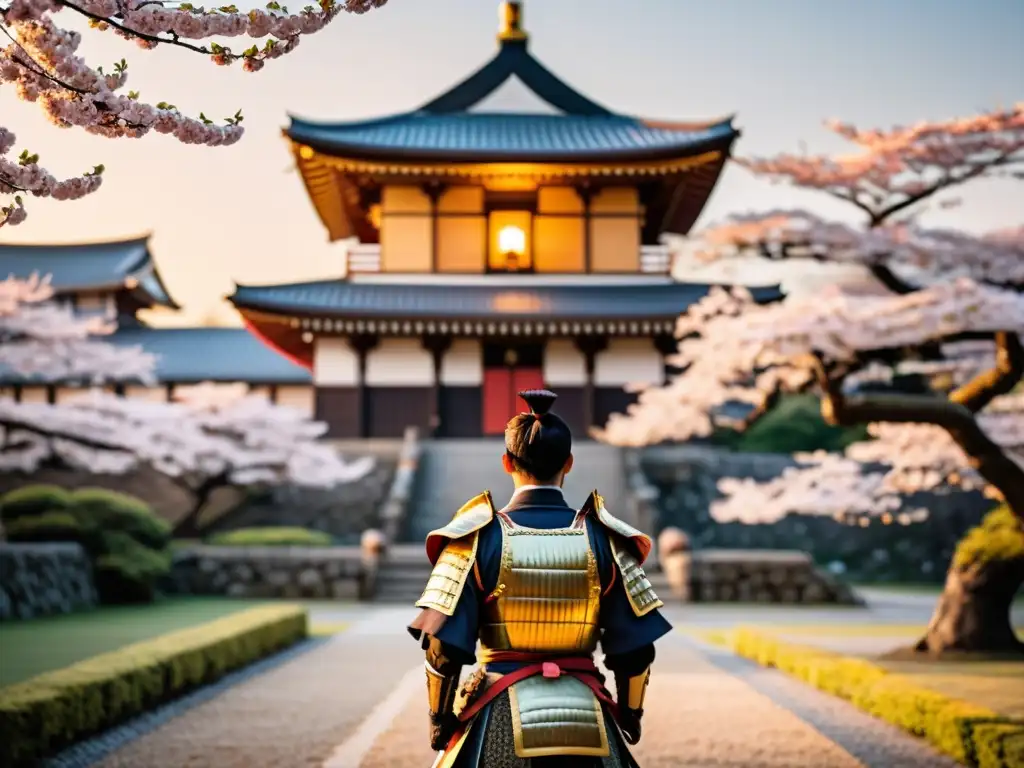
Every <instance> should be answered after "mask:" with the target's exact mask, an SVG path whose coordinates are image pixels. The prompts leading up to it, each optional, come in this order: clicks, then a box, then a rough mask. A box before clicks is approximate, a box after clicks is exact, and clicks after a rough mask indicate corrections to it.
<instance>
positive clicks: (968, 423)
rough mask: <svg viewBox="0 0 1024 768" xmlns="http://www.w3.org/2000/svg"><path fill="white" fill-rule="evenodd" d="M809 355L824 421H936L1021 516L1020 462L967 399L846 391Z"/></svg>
mask: <svg viewBox="0 0 1024 768" xmlns="http://www.w3.org/2000/svg"><path fill="white" fill-rule="evenodd" d="M814 358H815V360H816V364H815V365H814V366H813V371H814V374H815V378H816V380H817V381H818V384H819V385H820V386H821V389H822V393H823V395H824V397H823V400H822V408H821V412H822V416H823V417H824V419H825V421H826V422H828V423H829V424H833V425H835V426H843V427H849V426H857V425H861V424H868V423H871V422H889V423H896V424H908V423H911V424H932V425H935V426H938V427H941V428H942V429H944V430H945V431H946V432H947V433H948V434H949V435H950V437H952V438H953V440H954V441H955V442H956V443H957V445H959V446H960V448H961V449H962V450H963V452H964V453H965V454H966V455H967V458H968V462H969V466H970V467H971V469H973V470H975V471H976V472H977V473H978V474H979V475H981V476H982V477H984V478H985V480H987V481H988V482H989V483H991V484H992V485H993V486H994V487H995V488H997V489H998V490H999V492H1000V493H1001V494H1002V496H1003V498H1004V499H1005V500H1006V503H1007V505H1008V506H1009V507H1010V509H1011V510H1012V511H1013V513H1014V514H1015V515H1016V516H1017V517H1018V518H1020V519H1021V520H1022V521H1024V467H1021V465H1020V464H1018V463H1017V462H1016V461H1014V460H1013V459H1012V458H1011V457H1010V456H1009V455H1008V454H1007V453H1006V452H1005V451H1004V450H1003V449H1002V448H1001V447H1000V446H999V445H998V444H997V443H996V442H995V441H993V440H992V438H990V437H989V436H988V435H987V434H985V432H984V431H983V430H982V429H981V426H980V425H979V424H978V421H977V419H976V418H975V415H974V412H973V411H972V410H971V409H970V408H969V407H968V406H967V405H965V404H963V403H959V402H951V401H949V400H945V399H938V398H935V397H932V396H925V395H895V394H893V395H888V394H886V395H847V394H845V393H844V392H843V389H842V377H841V374H840V375H839V376H837V375H836V374H835V372H834V369H833V366H832V365H831V364H830V363H829V362H828V361H827V360H826V359H825V358H824V357H823V356H821V355H815V356H814ZM1017 381H1018V382H1019V381H1020V376H1018V377H1017Z"/></svg>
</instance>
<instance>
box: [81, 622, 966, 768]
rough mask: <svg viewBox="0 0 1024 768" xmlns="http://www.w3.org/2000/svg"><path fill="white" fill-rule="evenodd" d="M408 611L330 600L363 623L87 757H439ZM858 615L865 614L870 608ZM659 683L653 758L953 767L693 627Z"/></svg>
mask: <svg viewBox="0 0 1024 768" xmlns="http://www.w3.org/2000/svg"><path fill="white" fill-rule="evenodd" d="M410 613H411V611H410V610H409V609H405V608H386V607H375V608H359V609H358V610H354V609H337V610H333V611H328V612H326V613H325V615H326V616H329V617H330V618H333V619H338V618H344V619H348V620H350V621H352V624H351V625H350V626H349V628H348V629H347V630H346V631H345V632H343V633H342V634H340V635H337V636H335V637H334V638H331V639H330V640H328V641H327V642H324V643H320V644H318V645H315V646H313V647H312V648H311V650H308V651H306V652H304V653H298V654H296V655H294V656H293V657H292V658H290V659H288V660H286V661H285V662H283V663H281V664H278V665H276V666H273V667H272V668H271V669H269V671H266V672H263V673H262V674H259V675H256V676H252V677H250V678H248V679H245V680H243V681H242V682H240V683H238V684H236V685H233V686H230V687H228V688H227V689H226V690H224V691H223V692H221V693H219V694H218V695H216V696H214V697H212V698H210V699H209V700H207V701H204V702H202V703H199V704H197V705H196V706H194V707H192V708H190V709H187V710H186V711H184V712H183V713H181V714H180V715H178V716H177V717H174V718H173V719H169V720H167V721H166V722H164V723H163V725H160V726H159V727H157V728H155V729H154V730H151V731H150V732H148V733H144V734H143V735H141V736H138V737H137V738H135V739H134V740H132V741H129V742H128V743H126V744H123V745H122V746H120V748H117V749H115V750H114V751H112V752H110V753H109V754H107V755H106V756H105V757H103V758H102V759H100V760H98V761H91V762H83V763H78V764H80V765H90V764H91V765H96V766H102V768H186V767H188V768H288V767H290V766H296V767H303V766H318V767H319V766H323V767H324V768H385V767H387V768H406V767H408V768H414V767H415V768H427V767H428V766H429V765H430V764H431V762H432V760H433V755H432V754H431V752H430V750H429V748H428V747H427V745H426V743H425V736H426V713H425V705H424V701H423V697H424V684H423V668H422V656H421V655H420V653H419V651H418V649H417V647H416V644H415V643H413V642H412V641H411V640H410V639H409V637H408V636H407V635H406V634H405V632H404V631H403V625H404V623H405V621H407V620H408V618H409V617H410ZM673 613H675V611H673ZM688 613H693V611H692V609H691V611H688ZM766 615H767V614H766ZM691 618H692V617H691ZM730 618H731V617H730ZM775 618H776V620H778V615H777V614H776V616H775ZM806 618H807V616H806V614H805V619H806ZM851 618H853V620H857V619H858V618H859V620H860V621H864V615H863V614H860V615H859V616H856V617H851ZM747 619H748V620H749V614H748V616H747ZM824 621H827V619H826V620H824ZM824 621H823V619H822V617H821V616H820V615H817V616H816V617H815V623H824ZM697 623H698V624H700V625H703V626H711V625H713V624H716V623H717V622H714V623H712V622H703V621H701V622H697ZM648 695H649V698H648V702H649V703H648V706H647V711H648V715H647V716H646V718H645V721H644V738H643V740H642V741H641V743H640V745H638V747H637V748H636V755H637V757H638V759H639V761H640V764H641V765H642V766H644V768H659V767H662V768H669V766H672V767H673V768H674V767H677V766H687V767H693V768H696V767H698V766H699V767H701V768H812V767H813V768H817V766H821V765H828V766H830V767H831V768H883V767H888V766H899V768H917V766H921V768H924V767H925V766H927V767H928V768H952V767H953V766H954V763H952V762H949V761H946V760H944V759H943V758H942V757H940V756H938V755H937V754H935V753H934V752H932V751H931V749H930V748H928V747H927V746H926V745H924V744H923V743H922V742H920V741H918V740H915V739H913V738H911V737H909V736H906V735H905V734H903V733H902V732H900V731H898V730H896V729H895V728H892V727H891V726H888V725H886V724H884V723H882V722H880V721H876V720H874V719H872V718H870V717H867V716H866V715H863V714H862V713H860V712H858V711H857V710H855V709H853V708H852V707H850V706H849V705H848V704H846V703H845V702H842V701H839V700H836V699H833V698H831V697H828V696H825V695H823V694H820V693H818V692H817V691H814V690H812V689H810V688H808V687H806V686H803V685H801V684H800V683H798V682H796V681H793V680H790V679H788V678H786V677H785V676H783V675H781V674H780V673H778V672H775V671H774V670H765V669H761V668H759V667H757V666H755V665H753V664H751V663H749V662H747V661H745V660H742V659H739V658H736V657H735V656H732V655H731V654H729V653H726V652H723V651H720V650H717V649H714V648H711V647H709V646H704V645H701V644H700V643H698V642H697V641H695V640H693V639H691V638H689V637H688V636H687V635H685V634H684V633H681V632H679V633H675V634H673V635H672V636H670V637H668V638H666V639H665V641H664V642H662V643H661V644H660V646H659V651H658V660H657V662H656V666H655V674H654V676H653V678H652V682H651V687H650V690H649V694H648ZM113 741H114V742H116V739H115V740H113Z"/></svg>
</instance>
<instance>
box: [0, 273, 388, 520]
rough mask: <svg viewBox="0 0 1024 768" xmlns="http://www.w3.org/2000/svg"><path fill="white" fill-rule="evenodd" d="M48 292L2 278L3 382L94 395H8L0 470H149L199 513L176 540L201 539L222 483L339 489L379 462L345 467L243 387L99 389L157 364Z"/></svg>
mask: <svg viewBox="0 0 1024 768" xmlns="http://www.w3.org/2000/svg"><path fill="white" fill-rule="evenodd" d="M52 294H53V292H52V289H51V288H50V286H49V283H48V282H47V281H46V280H43V279H40V278H38V277H33V278H31V279H30V280H16V279H14V278H8V279H7V280H6V281H4V282H2V283H0V376H3V377H4V378H8V379H11V378H14V379H17V380H19V381H23V382H30V383H59V384H65V385H69V384H79V385H92V386H93V389H90V390H85V391H83V393H82V394H80V395H79V396H78V397H75V398H72V399H70V400H67V401H63V402H61V403H59V404H47V403H23V402H15V401H14V400H13V399H11V398H6V397H0V472H11V471H17V472H22V473H26V474H28V473H31V472H34V471H35V470H37V469H39V468H40V467H43V466H61V467H67V468H72V469H82V470H86V471H89V472H94V473H98V474H123V473H125V472H129V471H132V470H134V469H137V468H140V467H148V468H151V469H153V470H156V471H157V472H161V473H163V474H165V475H167V476H169V477H171V478H172V479H174V480H175V481H176V482H177V483H179V484H180V485H181V486H182V487H183V488H184V489H185V490H187V491H188V492H189V493H190V494H191V497H192V499H193V507H192V509H191V510H190V512H189V514H188V515H187V516H186V517H185V518H184V519H183V520H181V521H179V523H178V526H177V528H178V533H179V535H189V536H194V535H196V534H197V533H198V520H199V516H200V514H201V512H202V511H203V509H204V507H205V505H206V504H207V502H208V501H209V499H210V497H211V496H212V494H213V493H214V492H215V491H216V490H217V489H218V488H222V487H227V486H264V485H282V484H294V485H302V486H311V487H320V488H331V487H334V486H336V485H341V484H344V483H348V482H353V481H355V480H358V479H360V478H361V477H363V476H365V475H366V474H367V473H368V472H369V471H371V470H372V469H373V467H374V460H373V459H372V458H371V457H365V458H360V459H356V460H354V461H351V462H349V461H346V460H345V459H343V458H342V457H341V456H340V455H339V454H338V452H337V451H336V450H335V449H334V448H333V447H332V446H331V445H329V444H327V443H324V442H321V441H319V439H318V438H320V437H321V436H322V435H323V434H324V432H325V431H326V429H327V427H326V425H325V424H323V423H321V422H315V421H311V420H310V419H308V418H307V417H306V416H305V414H303V413H302V412H301V411H298V410H295V409H291V408H287V407H284V406H278V405H273V404H271V403H270V402H269V401H268V400H267V399H266V398H264V397H262V396H259V395H249V394H247V393H246V385H244V384H238V385H213V384H203V385H199V386H196V387H179V388H176V390H175V402H171V403H153V402H148V401H142V400H136V399H132V398H124V397H118V396H115V395H113V394H110V393H107V392H104V391H103V390H101V389H98V388H96V387H98V386H101V385H104V384H110V383H115V382H125V381H137V382H141V383H149V384H152V383H154V380H155V377H154V374H153V369H154V364H155V362H156V361H155V358H154V357H153V356H152V355H150V354H147V353H145V352H144V351H142V350H141V349H138V348H125V347H119V346H116V345H113V344H110V343H109V342H106V341H103V340H102V335H104V334H108V333H110V332H111V331H112V330H114V328H113V324H112V323H110V322H109V321H106V320H104V319H102V318H88V317H81V316H78V315H76V314H75V313H74V312H73V311H72V310H71V309H70V308H67V307H62V306H60V305H58V304H56V303H55V302H54V301H53V300H52ZM97 335H99V336H100V338H97Z"/></svg>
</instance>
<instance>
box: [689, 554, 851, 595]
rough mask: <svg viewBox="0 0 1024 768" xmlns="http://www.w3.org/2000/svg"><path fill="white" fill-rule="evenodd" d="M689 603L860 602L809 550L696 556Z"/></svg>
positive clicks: (691, 576) (694, 556)
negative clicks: (817, 561) (824, 571)
mask: <svg viewBox="0 0 1024 768" xmlns="http://www.w3.org/2000/svg"><path fill="white" fill-rule="evenodd" d="M690 600H691V601H693V602H700V603H711V602H738V603H787V604H793V603H811V604H813V603H839V604H846V605H856V604H859V603H860V600H859V599H858V598H857V596H856V595H855V594H854V593H853V591H852V590H851V589H850V588H849V587H848V586H847V585H845V584H843V583H840V582H838V581H836V580H835V579H833V578H832V577H831V576H829V575H828V574H826V573H823V572H822V571H821V570H819V569H818V568H816V567H815V565H814V562H813V561H812V560H811V558H810V556H809V555H807V554H806V553H804V552H786V551H773V552H765V551H761V552H759V551H744V550H705V551H703V552H697V553H694V554H693V555H692V561H691V567H690Z"/></svg>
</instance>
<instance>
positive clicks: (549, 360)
mask: <svg viewBox="0 0 1024 768" xmlns="http://www.w3.org/2000/svg"><path fill="white" fill-rule="evenodd" d="M544 383H545V384H550V385H551V386H552V387H558V386H563V387H582V386H583V385H584V384H586V383H587V361H586V358H585V357H584V356H583V353H582V352H580V351H579V350H578V349H577V348H576V344H575V343H574V342H573V340H572V339H551V340H550V341H549V342H548V343H547V344H546V345H545V346H544Z"/></svg>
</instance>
